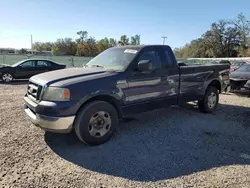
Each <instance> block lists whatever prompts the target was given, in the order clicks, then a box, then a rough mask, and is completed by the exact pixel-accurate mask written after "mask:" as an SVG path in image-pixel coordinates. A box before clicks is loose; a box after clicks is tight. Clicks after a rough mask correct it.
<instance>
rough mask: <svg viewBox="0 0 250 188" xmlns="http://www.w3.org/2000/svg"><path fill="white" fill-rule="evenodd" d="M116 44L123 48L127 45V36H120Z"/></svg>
mask: <svg viewBox="0 0 250 188" xmlns="http://www.w3.org/2000/svg"><path fill="white" fill-rule="evenodd" d="M118 44H119V45H120V46H125V45H128V44H129V38H128V37H127V35H122V36H121V38H120V40H119V41H118Z"/></svg>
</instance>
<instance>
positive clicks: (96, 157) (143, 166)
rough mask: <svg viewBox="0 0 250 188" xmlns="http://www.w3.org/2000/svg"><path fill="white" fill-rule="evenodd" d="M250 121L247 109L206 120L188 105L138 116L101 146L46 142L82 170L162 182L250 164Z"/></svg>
mask: <svg viewBox="0 0 250 188" xmlns="http://www.w3.org/2000/svg"><path fill="white" fill-rule="evenodd" d="M234 112H238V114H237V115H236V117H235V118H234V117H233V116H234V115H233V114H230V113H234ZM228 113H229V114H228ZM240 113H241V116H238V115H239V114H240ZM228 115H229V116H230V117H228ZM249 117H250V109H249V108H244V107H235V106H231V105H219V108H218V110H217V111H216V112H215V113H214V114H202V113H199V112H198V109H197V108H195V107H194V105H188V106H187V108H186V107H185V108H182V107H181V108H179V107H173V108H169V109H162V110H157V111H153V112H149V113H144V114H140V115H136V116H134V118H135V119H134V120H133V119H131V121H125V122H122V123H121V124H120V126H119V127H118V130H117V132H116V134H115V135H114V137H113V138H112V139H111V140H110V141H108V142H107V143H105V144H103V145H100V146H94V147H91V146H86V145H85V144H83V143H81V142H80V141H79V140H78V139H77V137H76V135H75V134H74V133H71V134H68V135H61V134H53V133H49V132H46V133H45V141H46V143H47V144H48V146H49V147H50V148H51V149H52V150H53V151H54V152H55V153H56V154H57V155H59V156H60V157H62V158H63V159H65V160H67V161H69V162H71V163H73V164H76V165H78V166H80V167H82V168H86V169H89V170H91V171H95V172H99V173H102V174H107V175H112V176H117V177H122V178H126V179H129V180H136V181H144V182H145V181H146V182H148V181H158V180H166V179H170V178H176V177H180V176H183V175H189V174H192V173H196V172H200V171H205V170H208V169H211V168H215V167H222V166H229V165H235V164H237V165H244V164H250V148H249V142H250V131H249V129H247V127H245V126H244V124H242V122H243V121H248V122H249ZM239 118H240V119H239ZM237 122H238V123H237ZM239 122H241V124H240V123H239ZM249 126H250V125H249Z"/></svg>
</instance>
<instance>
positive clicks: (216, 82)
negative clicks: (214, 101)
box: [208, 80, 221, 92]
mask: <svg viewBox="0 0 250 188" xmlns="http://www.w3.org/2000/svg"><path fill="white" fill-rule="evenodd" d="M208 86H213V87H215V88H216V89H218V90H219V92H221V84H220V82H219V81H218V80H214V81H212V82H211V83H210V84H209V85H208Z"/></svg>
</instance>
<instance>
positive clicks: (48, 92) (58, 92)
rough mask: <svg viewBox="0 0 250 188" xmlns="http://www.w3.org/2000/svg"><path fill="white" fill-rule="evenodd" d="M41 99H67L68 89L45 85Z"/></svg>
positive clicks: (68, 96)
mask: <svg viewBox="0 0 250 188" xmlns="http://www.w3.org/2000/svg"><path fill="white" fill-rule="evenodd" d="M42 98H43V100H45V101H46V100H47V101H69V100H70V90H69V89H66V88H57V87H47V88H46V89H45V91H44V94H43V97H42Z"/></svg>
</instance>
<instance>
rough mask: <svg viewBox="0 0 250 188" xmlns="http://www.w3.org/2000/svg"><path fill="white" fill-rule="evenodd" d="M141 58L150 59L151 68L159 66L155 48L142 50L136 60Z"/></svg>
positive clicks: (159, 61)
mask: <svg viewBox="0 0 250 188" xmlns="http://www.w3.org/2000/svg"><path fill="white" fill-rule="evenodd" d="M141 60H151V63H152V66H153V69H156V68H161V59H160V57H159V55H158V53H157V52H156V51H155V50H148V51H145V52H143V53H142V54H141V55H140V56H139V58H138V62H139V61H141Z"/></svg>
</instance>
